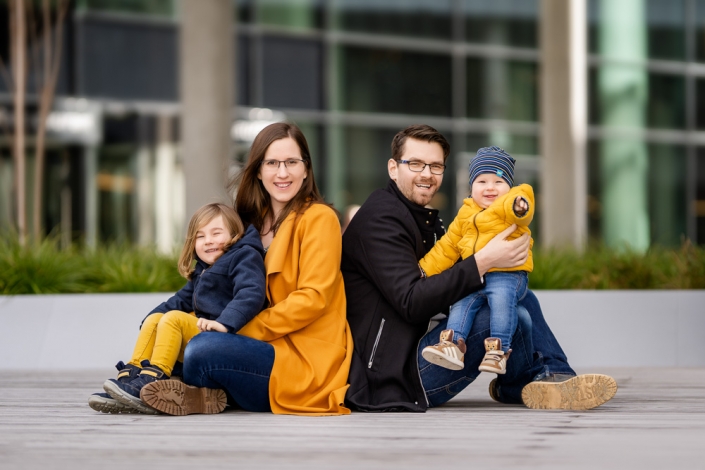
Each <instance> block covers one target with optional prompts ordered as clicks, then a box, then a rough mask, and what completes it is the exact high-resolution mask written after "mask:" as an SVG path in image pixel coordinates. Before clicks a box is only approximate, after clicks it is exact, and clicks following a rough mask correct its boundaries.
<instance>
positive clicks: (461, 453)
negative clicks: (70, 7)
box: [0, 368, 705, 470]
mask: <svg viewBox="0 0 705 470" xmlns="http://www.w3.org/2000/svg"><path fill="white" fill-rule="evenodd" d="M579 372H601V373H608V374H610V375H612V376H614V377H615V378H616V380H617V383H618V385H619V391H618V393H617V396H616V397H615V398H614V399H613V400H612V401H610V402H608V403H606V404H605V405H603V406H601V407H599V408H597V409H594V410H590V411H583V412H570V411H536V410H529V409H527V408H524V407H523V406H506V405H501V404H498V403H495V402H493V401H492V400H491V399H490V398H489V396H488V395H487V385H488V383H489V381H490V380H491V379H492V378H493V374H482V375H481V376H480V378H479V379H478V380H477V381H476V382H475V383H473V384H472V385H470V387H468V388H467V389H466V390H465V391H464V392H463V393H462V394H460V395H459V396H458V397H457V398H456V399H455V400H453V401H451V402H450V403H448V404H447V405H446V406H443V407H439V408H437V409H432V410H429V411H428V412H427V413H423V414H417V413H377V414H365V413H353V414H352V415H351V416H342V417H324V418H312V417H298V416H274V415H272V414H265V413H247V412H243V411H226V412H225V413H221V414H219V415H192V416H185V417H170V416H145V415H107V414H101V413H97V412H95V411H93V410H91V409H90V408H89V407H88V406H87V404H86V400H87V398H88V396H89V395H90V394H91V393H92V392H96V391H99V390H100V388H101V384H102V382H103V381H104V380H105V379H106V378H107V377H108V376H111V375H113V371H111V370H109V369H105V370H90V371H54V372H40V371H3V373H2V378H1V379H0V469H43V470H45V469H64V468H71V469H75V470H82V469H93V468H101V469H118V468H119V469H123V470H124V469H125V468H145V469H147V468H149V469H150V470H151V469H161V468H169V469H181V468H184V469H185V468H190V469H194V468H199V469H200V468H228V469H233V468H258V469H270V468H293V469H299V468H301V469H303V468H305V469H319V468H320V469H326V468H342V469H348V468H349V469H353V468H371V469H397V468H399V469H429V468H438V467H443V466H446V465H449V466H452V467H461V468H462V467H470V468H484V469H488V468H502V469H526V468H528V469H533V468H541V469H543V468H548V469H552V468H555V469H566V468H570V469H612V468H615V469H617V468H619V469H635V470H636V469H638V470H645V469H670V468H702V465H703V462H705V446H704V445H703V442H705V368H694V369H687V368H681V369H670V368H663V369H659V368H613V369H602V370H599V371H596V370H579Z"/></svg>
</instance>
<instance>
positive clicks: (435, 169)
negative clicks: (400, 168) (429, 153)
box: [397, 160, 446, 175]
mask: <svg viewBox="0 0 705 470" xmlns="http://www.w3.org/2000/svg"><path fill="white" fill-rule="evenodd" d="M397 162H399V163H404V164H406V165H408V166H409V170H411V171H413V172H414V173H421V172H422V171H424V170H425V169H426V167H429V168H430V169H431V173H433V174H434V175H442V174H443V172H444V171H445V169H446V166H445V165H442V164H440V163H424V162H419V161H416V160H397Z"/></svg>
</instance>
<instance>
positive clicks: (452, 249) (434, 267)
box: [419, 184, 534, 276]
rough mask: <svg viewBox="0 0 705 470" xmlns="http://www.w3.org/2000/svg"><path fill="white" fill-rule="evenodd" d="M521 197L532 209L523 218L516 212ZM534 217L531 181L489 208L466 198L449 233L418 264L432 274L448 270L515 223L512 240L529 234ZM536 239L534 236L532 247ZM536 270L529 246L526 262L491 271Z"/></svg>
mask: <svg viewBox="0 0 705 470" xmlns="http://www.w3.org/2000/svg"><path fill="white" fill-rule="evenodd" d="M517 196H522V197H523V198H524V199H526V201H527V202H528V203H529V210H528V211H526V214H524V216H523V217H519V216H517V215H516V214H515V213H514V208H513V206H514V200H515V199H516V197H517ZM533 218H534V190H533V189H532V188H531V186H529V185H528V184H521V185H519V186H515V187H513V188H512V189H510V190H509V192H508V193H507V194H505V195H504V196H501V197H498V198H497V199H496V200H495V201H494V202H493V203H492V204H491V205H490V206H489V207H488V208H487V209H482V208H481V207H480V206H478V205H477V204H476V203H475V201H474V200H472V199H471V198H467V199H465V200H464V201H463V206H462V207H461V208H460V210H459V211H458V215H457V216H456V217H455V220H453V222H452V223H451V224H450V227H449V228H448V232H447V233H446V234H445V235H443V237H441V239H440V240H439V241H438V243H436V244H435V245H434V246H433V248H431V251H429V252H428V253H427V254H426V256H424V257H423V258H422V259H421V261H419V265H420V266H421V268H422V269H423V270H424V271H425V272H426V275H428V276H432V275H434V274H438V273H440V272H443V271H445V270H446V269H449V268H450V267H451V266H453V265H454V264H455V262H456V261H458V258H460V257H462V258H463V259H465V258H467V257H469V256H472V255H474V254H475V253H477V251H478V250H480V249H481V248H482V247H484V246H485V245H487V242H489V241H490V240H491V239H492V238H493V237H494V236H495V235H497V234H498V233H499V232H501V231H502V230H504V229H506V228H507V227H509V226H510V225H512V224H517V230H516V231H515V232H514V233H513V234H512V235H510V236H509V239H515V238H519V237H520V236H521V235H522V234H524V233H528V234H529V235H531V230H529V224H530V223H531V220H532V219H533ZM533 246H534V240H533V239H531V247H532V248H533ZM533 269H534V258H533V255H532V253H531V249H529V257H528V259H527V260H526V262H525V263H524V264H523V265H521V266H517V267H515V268H503V269H490V271H527V272H531V271H533Z"/></svg>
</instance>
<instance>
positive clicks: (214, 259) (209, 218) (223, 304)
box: [88, 204, 265, 414]
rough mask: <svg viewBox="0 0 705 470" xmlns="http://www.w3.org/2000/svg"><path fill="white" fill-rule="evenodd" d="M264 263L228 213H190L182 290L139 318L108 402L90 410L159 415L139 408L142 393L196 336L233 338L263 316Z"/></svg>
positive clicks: (219, 209)
mask: <svg viewBox="0 0 705 470" xmlns="http://www.w3.org/2000/svg"><path fill="white" fill-rule="evenodd" d="M243 232H244V233H243ZM263 257H264V249H263V248H262V242H261V241H260V236H259V232H257V230H256V229H255V228H254V226H252V225H250V227H249V228H248V229H247V231H245V230H244V228H243V224H242V221H241V220H240V217H238V215H237V213H236V212H235V210H234V209H232V208H231V207H228V206H226V205H223V204H208V205H206V206H203V207H201V208H200V209H199V210H198V211H196V213H195V214H194V215H193V217H192V218H191V221H190V222H189V226H188V232H187V234H186V242H185V243H184V248H183V250H182V252H181V256H180V257H179V272H180V273H181V275H183V276H184V277H185V278H186V279H188V282H187V283H186V285H185V286H184V287H183V288H182V289H181V290H180V291H178V292H177V293H176V294H175V295H174V296H173V297H171V298H170V299H169V300H167V301H166V302H164V303H162V304H161V305H159V306H158V307H157V308H155V309H154V310H152V311H151V312H150V314H149V315H148V316H147V318H145V320H144V321H143V322H142V327H141V330H140V333H139V336H138V337H137V344H136V345H135V349H134V352H133V353H132V359H130V362H128V363H127V364H126V365H125V364H123V363H122V362H119V363H118V365H117V366H116V367H117V368H118V370H119V373H118V376H117V379H110V380H107V381H106V382H105V383H104V384H103V389H104V390H105V391H106V392H107V394H105V393H101V394H94V395H92V396H91V398H90V399H89V400H88V404H89V406H90V407H91V408H93V409H94V410H97V411H102V412H105V413H115V412H118V413H120V412H122V413H134V412H142V413H150V414H155V413H157V411H155V410H154V409H152V408H150V407H148V406H147V405H145V404H144V403H143V402H142V401H141V400H140V391H141V390H142V388H143V387H144V386H145V385H146V384H148V383H150V382H154V381H156V380H165V379H168V378H169V376H170V375H171V373H172V370H173V368H174V365H175V364H176V361H177V360H179V361H183V354H184V349H185V347H186V344H187V343H188V342H189V341H190V340H191V338H193V337H194V336H196V335H197V334H199V333H200V332H202V331H216V332H221V333H237V331H238V330H240V328H242V327H243V326H245V324H246V323H248V322H249V321H250V320H252V319H253V318H254V317H255V315H257V314H258V313H259V312H260V310H262V308H263V306H264V301H265V272H264V262H263ZM194 260H195V261H196V263H195V267H194ZM214 398H215V400H213V402H212V406H213V407H216V408H219V410H218V411H222V409H223V408H225V401H226V399H225V394H224V393H221V394H218V395H217V396H215V397H214Z"/></svg>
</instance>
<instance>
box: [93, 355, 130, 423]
mask: <svg viewBox="0 0 705 470" xmlns="http://www.w3.org/2000/svg"><path fill="white" fill-rule="evenodd" d="M115 368H116V369H117V370H118V375H117V380H118V381H120V382H130V381H131V380H133V379H134V378H136V377H137V376H138V375H139V373H140V370H142V369H141V368H140V367H137V366H133V365H132V364H125V363H124V362H122V361H120V362H118V363H117V364H115ZM88 406H90V407H91V408H93V409H94V410H96V411H100V412H101V413H135V412H136V411H135V409H134V408H132V407H129V406H125V405H123V404H122V403H120V402H119V401H117V400H116V399H114V398H113V397H111V396H110V395H108V394H107V393H103V392H99V393H94V394H93V395H91V396H90V397H89V398H88Z"/></svg>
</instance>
